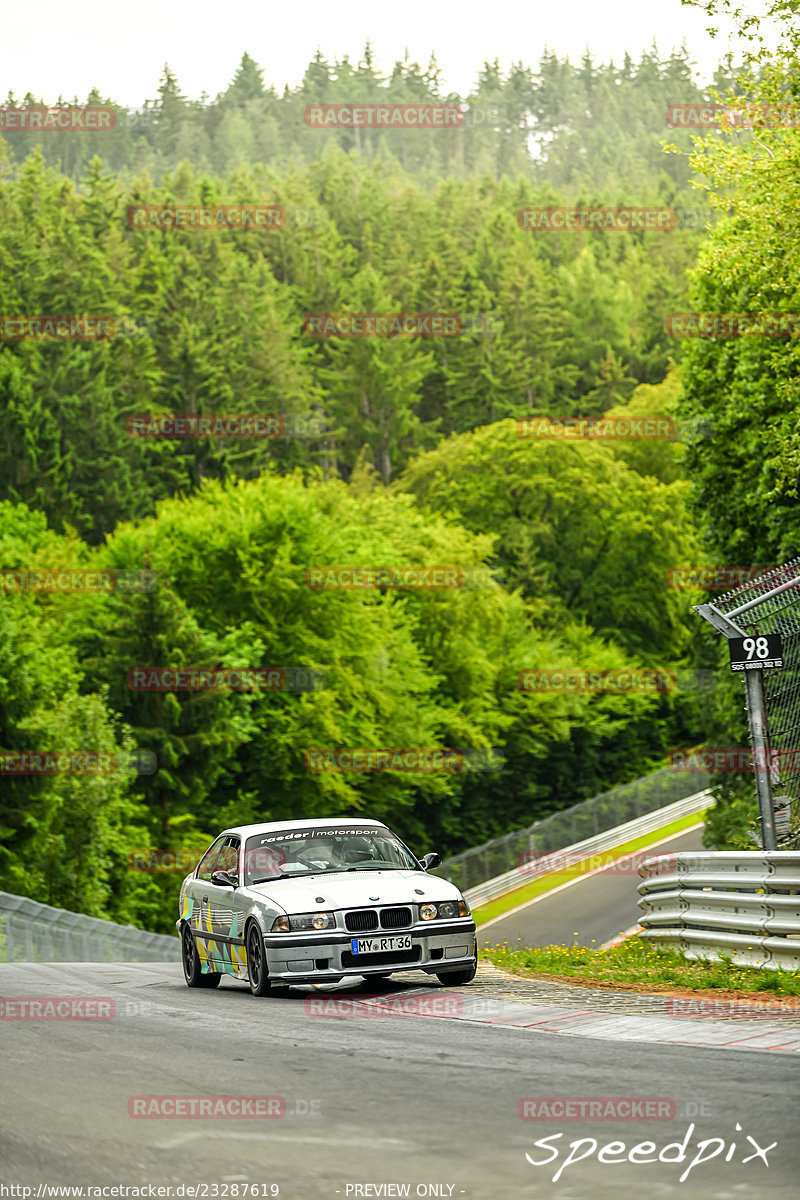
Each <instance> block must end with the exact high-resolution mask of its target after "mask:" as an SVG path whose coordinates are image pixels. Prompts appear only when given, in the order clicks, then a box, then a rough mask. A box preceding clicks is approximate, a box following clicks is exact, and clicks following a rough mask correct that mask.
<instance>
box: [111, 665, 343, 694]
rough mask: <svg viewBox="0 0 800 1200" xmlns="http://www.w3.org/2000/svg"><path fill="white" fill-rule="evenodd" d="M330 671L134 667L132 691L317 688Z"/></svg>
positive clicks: (325, 679) (321, 685) (264, 690)
mask: <svg viewBox="0 0 800 1200" xmlns="http://www.w3.org/2000/svg"><path fill="white" fill-rule="evenodd" d="M326 686H327V675H326V673H325V672H324V671H317V670H314V669H311V668H310V667H238V668H230V669H229V668H224V669H210V668H204V667H131V669H130V670H129V671H128V687H129V688H130V690H131V691H132V692H214V691H220V692H223V691H228V692H314V691H319V690H321V689H322V688H325V687H326Z"/></svg>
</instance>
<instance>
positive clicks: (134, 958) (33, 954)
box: [0, 892, 180, 962]
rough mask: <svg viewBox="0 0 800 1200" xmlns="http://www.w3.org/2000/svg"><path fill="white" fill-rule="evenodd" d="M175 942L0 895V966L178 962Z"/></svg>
mask: <svg viewBox="0 0 800 1200" xmlns="http://www.w3.org/2000/svg"><path fill="white" fill-rule="evenodd" d="M179 960H180V942H179V941H178V938H177V936H176V937H169V936H167V935H165V934H162V933H147V932H146V931H145V930H143V929H134V927H133V926H132V925H116V924H115V923H114V922H113V921H102V920H100V918H99V917H87V916H84V915H83V914H82V913H72V912H67V911H66V910H65V909H63V908H51V906H50V905H49V904H39V903H38V902H37V901H36V900H30V899H29V898H28V897H27V896H12V895H10V894H9V893H8V892H0V962H178V961H179Z"/></svg>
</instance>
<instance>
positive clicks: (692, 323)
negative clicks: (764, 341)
mask: <svg viewBox="0 0 800 1200" xmlns="http://www.w3.org/2000/svg"><path fill="white" fill-rule="evenodd" d="M664 328H665V329H666V331H667V333H668V334H669V336H670V337H695V338H699V337H705V338H737V337H786V338H788V337H798V336H800V313H794V312H773V313H767V312H728V313H720V312H704V313H700V312H692V313H669V315H668V316H666V317H665V318H664Z"/></svg>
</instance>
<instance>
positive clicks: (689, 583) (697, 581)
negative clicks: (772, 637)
mask: <svg viewBox="0 0 800 1200" xmlns="http://www.w3.org/2000/svg"><path fill="white" fill-rule="evenodd" d="M768 571H771V572H773V574H772V576H771V577H770V587H778V586H779V584H782V583H796V585H797V586H798V587H800V576H798V575H797V574H796V573H794V572H792V571H788V570H785V569H784V568H782V567H778V566H770V565H769V564H766V563H752V564H751V565H750V566H748V567H733V566H728V565H727V564H722V563H717V564H716V565H714V566H708V567H700V566H687V567H669V569H668V570H667V587H668V588H674V589H675V590H676V591H687V592H688V591H725V592H727V591H731V590H732V589H733V588H737V587H741V586H742V584H745V583H752V582H753V581H754V580H755V579H760V578H761V576H762V575H766V574H767V572H768Z"/></svg>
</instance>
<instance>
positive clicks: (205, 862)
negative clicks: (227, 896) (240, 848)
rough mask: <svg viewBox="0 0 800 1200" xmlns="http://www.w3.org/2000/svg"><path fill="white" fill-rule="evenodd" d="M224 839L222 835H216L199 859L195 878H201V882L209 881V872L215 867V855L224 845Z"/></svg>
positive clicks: (216, 855) (214, 869)
mask: <svg viewBox="0 0 800 1200" xmlns="http://www.w3.org/2000/svg"><path fill="white" fill-rule="evenodd" d="M225 840H226V839H225V838H224V837H218V838H217V840H216V841H215V842H214V844H213V846H211V847H209V849H208V850H206V852H205V854H204V855H203V857H202V858H201V859H200V864H199V866H198V868H197V878H198V879H202V881H203V883H211V872H212V871H216V869H217V866H216V861H217V857H218V855H219V853H220V851H221V850H222V847H223V846H224V845H225Z"/></svg>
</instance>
